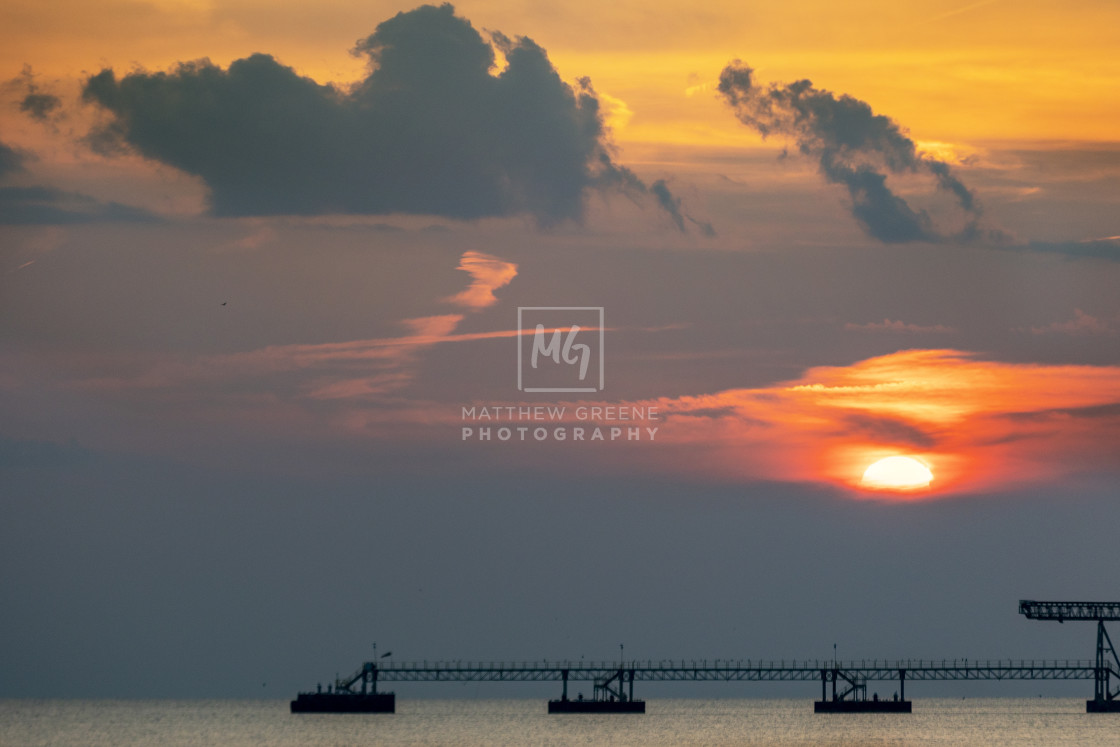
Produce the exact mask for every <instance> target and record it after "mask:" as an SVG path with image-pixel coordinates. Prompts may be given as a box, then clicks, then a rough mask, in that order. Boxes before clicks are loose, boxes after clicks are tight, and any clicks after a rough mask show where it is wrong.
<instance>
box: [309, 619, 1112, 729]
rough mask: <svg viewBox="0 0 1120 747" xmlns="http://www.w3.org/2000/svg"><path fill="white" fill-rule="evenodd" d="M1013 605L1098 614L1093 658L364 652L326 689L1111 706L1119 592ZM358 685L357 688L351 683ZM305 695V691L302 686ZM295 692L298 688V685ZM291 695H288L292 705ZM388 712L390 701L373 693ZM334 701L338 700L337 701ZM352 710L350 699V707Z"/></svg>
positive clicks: (586, 704) (603, 709)
mask: <svg viewBox="0 0 1120 747" xmlns="http://www.w3.org/2000/svg"><path fill="white" fill-rule="evenodd" d="M1019 611H1020V613H1021V614H1023V615H1026V616H1027V617H1028V619H1032V620H1057V621H1059V622H1062V621H1065V620H1095V621H1097V655H1096V659H1094V660H1069V659H1065V660H1062V659H1045V660H1011V659H999V660H985V661H976V660H970V659H903V660H880V659H873V660H868V659H862V660H858V661H837V660H830V659H823V660H822V659H814V660H790V661H787V660H780V661H758V660H752V659H715V660H708V659H706V660H697V659H685V660H668V659H664V660H658V661H654V660H646V661H637V660H631V661H626V660H619V661H613V662H609V661H601V662H586V661H583V660H580V661H545V660H542V661H521V662H504V661H498V662H496V661H431V662H429V661H414V662H394V661H385V660H383V659H382V660H380V661H371V662H366V663H365V664H363V665H362V667H361V668H360V669H359V670H357V671H356V672H355V673H354V674H353V675H351V676H350V677H348V678H340V679H338V680H336V681H335V684H334V687H333V688H332V689H331V691H330V692H331V693H332V694H333V695H334V696H335V699H336V700H339V702H340V706H347V707H349V706H353V705H354V704H356V703H357V702H358V701H357V700H353V701H349V700H347V696H348V695H351V696H353V698H355V699H356V698H366V699H370V698H371V696H376V695H379V694H378V692H377V683H378V682H379V681H380V682H560V683H562V694H561V697H560V699H558V700H552V701H550V702H549V712H550V713H644V712H645V702H644V701H641V700H635V699H634V683H635V682H812V681H819V682H820V683H821V699H820V700H819V701H816V702H815V703H814V710H815V711H816V712H817V713H867V712H882V713H910V712H911V701H908V700H906V683H907V682H908V681H909V682H928V681H934V680H936V681H947V680H1093V681H1094V684H1095V690H1094V698H1093V700H1090V701H1087V704H1086V710H1087V711H1088V712H1090V713H1099V712H1120V690H1117V691H1115V692H1113V691H1112V690H1111V687H1110V683H1111V678H1116V681H1117V682H1120V657H1118V656H1117V653H1116V650H1115V648H1114V647H1113V646H1112V641H1111V639H1110V638H1109V636H1108V631H1107V630H1105V627H1104V621H1105V620H1120V602H1117V603H1104V602H1034V601H1027V600H1024V601H1022V602H1020V607H1019ZM573 681H585V682H591V683H593V685H594V690H593V697H592V698H591V699H589V700H583V698H582V696H581V697H579V698H576V699H571V698H569V696H568V683H569V682H573ZM886 681H897V682H898V693H897V696H895V697H894V698H891V699H879V698H878V696H877V695H876V696H875V697H873V698H872V699H870V700H869V699H868V698H867V683H869V682H886ZM359 685H360V689H359ZM307 695H312V694H307ZM301 697H302V695H301ZM295 705H296V701H293V710H295ZM382 705H388V706H389V707H388V708H386V709H383V711H384V710H388V711H389V712H392V709H393V708H394V707H395V702H393V701H388V699H386V700H385V701H382ZM340 709H341V707H340ZM349 710H354V708H349Z"/></svg>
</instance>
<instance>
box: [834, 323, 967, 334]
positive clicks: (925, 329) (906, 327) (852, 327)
mask: <svg viewBox="0 0 1120 747" xmlns="http://www.w3.org/2000/svg"><path fill="white" fill-rule="evenodd" d="M844 329H846V330H848V331H849V332H859V331H862V332H906V333H910V334H939V335H944V334H950V333H952V332H956V330H955V329H953V328H952V327H946V326H945V325H943V324H926V325H923V324H907V323H906V322H902V321H891V320H890V319H884V320H883V321H881V322H868V323H867V324H854V323H852V322H848V323H847V324H845V325H844Z"/></svg>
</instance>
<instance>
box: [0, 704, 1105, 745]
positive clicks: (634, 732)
mask: <svg viewBox="0 0 1120 747" xmlns="http://www.w3.org/2000/svg"><path fill="white" fill-rule="evenodd" d="M647 711H648V712H647V713H646V714H645V715H644V716H643V715H629V714H615V715H572V714H568V715H555V716H550V715H548V714H547V713H546V712H545V703H544V701H543V700H404V699H398V700H397V713H396V714H365V715H359V714H353V715H351V714H301V715H293V714H290V713H288V701H287V700H283V701H279V700H133V701H127V700H0V744H2V745H5V746H7V745H12V746H13V747H16V746H18V747H23V746H25V745H26V746H28V747H30V746H31V745H82V746H83V747H85V746H89V747H97V746H99V745H114V746H115V745H160V746H165V745H293V746H294V745H300V746H301V747H302V746H303V745H357V744H378V745H381V744H389V745H394V744H410V745H412V744H440V745H445V744H446V745H491V744H518V745H521V744H556V745H566V744H610V745H678V744H697V745H700V744H702V745H719V744H782V745H802V744H804V745H818V744H823V745H848V744H851V745H857V744H858V745H864V744H871V745H911V744H913V745H928V744H938V745H943V744H976V745H1000V744H1016V745H1019V744H1038V745H1057V744H1070V745H1120V714H1086V713H1085V701H1084V700H1083V699H1065V698H1062V699H1055V698H1035V699H1011V698H1007V699H1003V698H1000V699H968V700H939V699H933V698H931V699H921V700H915V701H914V713H912V714H910V715H900V714H848V715H837V714H833V715H815V714H814V713H813V706H812V702H811V701H810V700H808V699H806V700H730V699H720V700H649V701H648V703H647Z"/></svg>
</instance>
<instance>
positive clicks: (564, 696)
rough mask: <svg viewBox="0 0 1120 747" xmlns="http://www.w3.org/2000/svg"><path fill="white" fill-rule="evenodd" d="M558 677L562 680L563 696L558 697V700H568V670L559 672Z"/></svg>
mask: <svg viewBox="0 0 1120 747" xmlns="http://www.w3.org/2000/svg"><path fill="white" fill-rule="evenodd" d="M560 675H561V676H562V677H563V678H564V694H563V695H561V696H560V700H567V699H568V670H567V669H562V670H560Z"/></svg>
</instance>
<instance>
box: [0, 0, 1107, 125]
mask: <svg viewBox="0 0 1120 747" xmlns="http://www.w3.org/2000/svg"><path fill="white" fill-rule="evenodd" d="M412 7H414V4H401V3H394V2H384V1H375V2H354V1H353V0H327V1H326V2H320V3H315V4H306V3H294V2H263V1H262V0H231V1H229V2H222V1H221V0H197V1H196V0H147V1H146V2H144V1H141V0H138V1H137V2H123V1H116V0H114V1H110V2H97V3H89V2H84V1H81V0H61V1H60V2H54V3H41V2H33V1H32V0H9V1H8V2H6V3H4V5H3V9H0V64H2V66H3V68H4V69H5V70H7V71H8V72H7V73H6V74H5V75H6V76H7V77H9V78H10V77H13V76H15V75H16V74H17V73H18V72H19V71H20V68H21V67H22V66H23V65H24V64H30V65H32V66H33V68H34V69H35V70H36V71H37V72H38V73H39V74H40V76H41V77H40V78H39V80H40V82H41V83H42V84H44V85H49V84H50V83H51V82H52V81H54V80H56V79H67V78H72V77H75V76H80V75H81V74H82V73H83V72H95V71H96V70H98V69H100V68H101V67H103V66H113V67H115V68H117V69H119V70H127V69H130V68H132V67H133V66H135V65H142V66H145V67H148V68H156V69H158V68H165V67H167V66H169V65H171V64H173V63H174V62H176V61H180V60H189V59H195V58H198V57H203V56H209V57H210V58H211V59H213V60H214V61H215V62H217V63H219V64H223V65H224V64H228V62H229V61H231V60H232V59H235V58H237V57H241V56H245V55H247V54H250V53H252V52H257V51H264V52H269V53H272V54H274V55H275V56H277V57H278V58H279V59H280V60H281V61H283V62H285V63H287V64H290V65H293V66H294V67H296V68H297V69H298V70H300V71H301V72H303V73H305V74H308V75H311V76H313V77H315V78H317V79H319V80H336V81H350V80H353V79H355V78H356V77H357V76H358V75H359V74H360V72H361V61H359V60H358V59H356V58H354V57H352V56H351V55H350V54H349V53H348V52H349V49H350V48H351V47H352V46H353V44H354V42H355V40H357V39H358V38H360V37H364V36H366V35H368V34H369V33H370V32H372V31H373V29H374V27H375V26H376V25H377V23H379V22H381V21H383V20H385V19H387V18H389V17H391V16H392V15H393V14H395V13H396V12H398V11H402V10H408V9H411V8H412ZM456 7H457V10H458V12H459V14H460V15H462V16H464V17H466V18H468V19H470V20H471V21H472V23H473V24H474V25H475V27H476V28H479V29H482V30H500V31H502V32H504V33H507V34H510V35H518V34H523V35H527V36H530V37H532V38H534V39H535V40H536V41H538V42H539V43H540V44H542V45H543V46H544V47H545V48H546V49H547V50H548V51H549V53H550V55H551V57H552V59H553V61H554V62H555V63H556V65H557V67H558V68H559V70H560V72H561V74H562V75H564V76H566V77H568V78H569V79H574V78H575V77H578V76H581V75H589V76H591V78H592V81H593V83H594V84H595V86H596V87H597V89H598V90H599V91H600V92H602V93H604V94H606V95H607V96H609V97H610V99H609V100H608V102H610V101H611V100H613V101H615V102H616V105H615V110H616V112H617V113H620V114H621V115H622V116H615V117H613V119H612V121H613V124H614V125H615V130H616V132H615V135H616V139H617V140H618V141H619V142H620V143H627V142H644V143H649V142H674V143H693V144H697V143H703V144H706V145H714V144H721V145H726V144H741V143H744V142H748V141H749V138H750V137H751V136H749V135H748V134H746V133H745V131H744V130H743V129H742V128H741V127H739V126H738V125H737V124H736V123H735V122H734V120H733V119H732V118H731V117H729V116H727V112H726V111H725V109H724V106H723V104H722V103H720V102H718V101H716V100H715V97H714V96H713V95H712V92H711V91H710V90H709V89H710V86H711V85H712V84H713V83H714V81H715V80H716V78H717V76H718V73H719V70H720V69H721V68H722V67H723V66H724V65H725V64H727V62H729V61H730V60H731V59H734V58H741V59H742V60H743V61H744V62H746V63H747V64H750V65H752V66H753V67H755V68H756V70H757V71H758V77H759V79H760V80H761V81H763V82H771V81H786V82H788V81H791V80H795V79H798V78H810V79H812V80H813V82H814V83H815V84H816V85H817V86H818V87H823V88H828V89H830V90H833V91H837V92H844V93H848V94H851V95H852V96H855V97H857V98H860V99H863V100H866V101H868V102H869V103H870V104H871V105H872V106H873V107H874V108H875V109H876V110H877V111H882V112H886V113H888V114H889V115H890V116H892V117H893V118H895V119H896V120H898V121H899V122H902V123H903V124H904V125H906V126H908V127H909V128H910V129H911V131H912V133H913V135H914V137H915V139H917V140H927V141H928V140H936V141H980V140H991V139H1055V140H1096V141H1103V140H1112V139H1115V137H1116V128H1115V122H1116V121H1117V119H1118V115H1120V99H1118V98H1117V97H1116V95H1115V86H1114V81H1115V80H1116V79H1117V77H1118V74H1120V58H1118V57H1117V56H1116V54H1115V29H1116V28H1117V27H1118V26H1120V5H1117V4H1116V3H1115V2H1110V1H1108V0H1081V1H1078V2H1067V3H1062V4H1061V5H1057V4H1054V3H1042V2H1015V3H1011V2H1008V1H1007V0H980V1H979V2H968V0H955V1H954V2H934V1H932V0H923V1H922V2H908V3H896V2H886V1H884V2H869V1H867V0H862V1H859V2H850V3H834V2H798V3H742V2H715V3H705V4H704V5H703V6H702V7H697V6H695V5H694V4H692V3H684V2H679V1H673V2H659V3H648V2H642V3H637V2H618V3H597V2H587V1H586V0H579V1H578V2H564V3H558V4H547V5H546V4H541V3H530V2H511V1H508V0H505V1H496V0H473V1H472V0H467V1H465V2H461V3H458V4H456Z"/></svg>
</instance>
